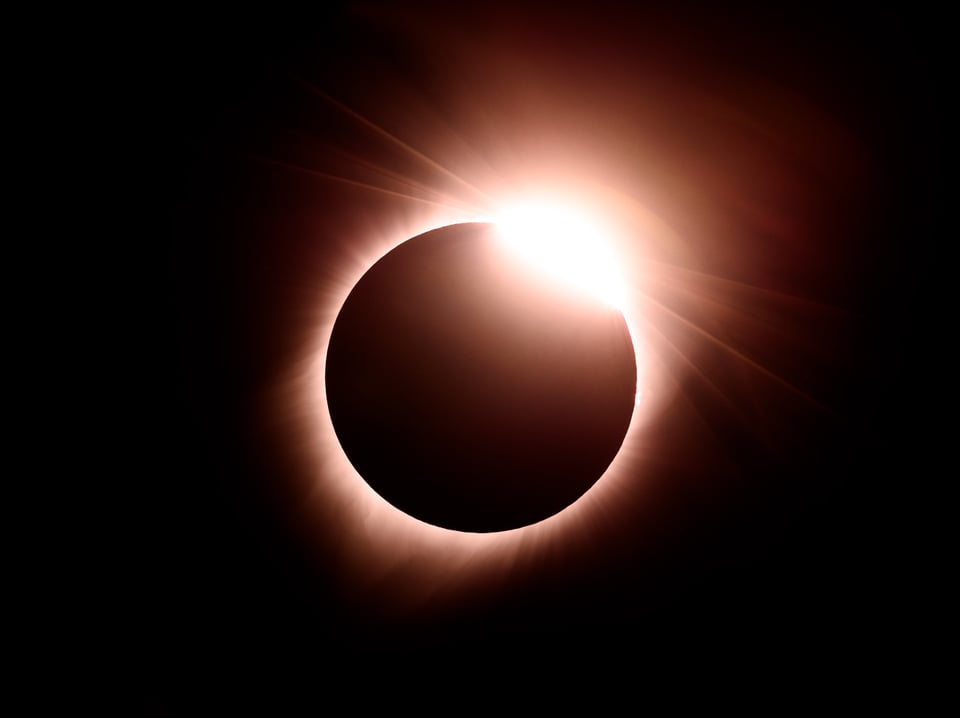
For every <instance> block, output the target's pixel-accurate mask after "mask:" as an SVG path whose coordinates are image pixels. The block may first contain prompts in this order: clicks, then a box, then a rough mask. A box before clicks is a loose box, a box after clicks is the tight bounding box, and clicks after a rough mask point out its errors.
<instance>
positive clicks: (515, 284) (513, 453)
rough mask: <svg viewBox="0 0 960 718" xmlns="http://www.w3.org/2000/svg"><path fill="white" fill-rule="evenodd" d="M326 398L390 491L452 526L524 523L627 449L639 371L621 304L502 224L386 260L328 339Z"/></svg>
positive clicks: (416, 241) (348, 439) (383, 489)
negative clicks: (552, 269)
mask: <svg viewBox="0 0 960 718" xmlns="http://www.w3.org/2000/svg"><path fill="white" fill-rule="evenodd" d="M325 371H326V375H325V380H326V393H327V402H328V407H329V411H330V416H331V420H332V422H333V426H334V429H335V431H336V434H337V438H338V439H339V441H340V444H341V446H342V448H343V450H344V453H345V454H346V456H347V458H348V459H349V460H350V462H351V463H352V464H353V466H354V467H355V468H356V470H357V472H358V473H359V474H360V476H362V477H363V479H364V480H365V481H366V482H367V483H368V484H369V485H370V486H371V487H372V488H373V489H374V491H376V492H377V493H378V494H379V495H380V496H381V497H383V498H384V499H385V500H386V501H388V502H389V503H390V504H392V505H393V506H394V507H396V508H397V509H399V510H401V511H403V512H404V513H406V514H408V515H410V516H413V517H415V518H417V519H420V520H422V521H424V522H427V523H430V524H434V525H436V526H441V527H444V528H448V529H454V530H459V531H471V532H492V531H502V530H507V529H513V528H519V527H522V526H527V525H530V524H533V523H536V522H538V521H541V520H543V519H546V518H548V517H550V516H553V515H554V514H556V513H558V512H560V511H561V510H563V509H564V508H566V507H567V506H569V505H571V504H572V503H574V502H575V501H576V500H577V499H578V498H580V497H581V496H582V495H583V494H584V493H585V492H586V491H587V490H588V489H589V488H590V487H591V486H593V484H594V483H595V482H596V481H597V479H599V478H600V476H601V475H602V474H603V473H604V472H605V471H606V469H607V467H608V466H609V465H610V463H611V462H612V461H613V459H614V457H615V456H616V454H617V452H618V451H619V449H620V447H621V445H622V443H623V439H624V437H625V435H626V433H627V429H628V427H629V424H630V420H631V417H632V414H633V409H634V406H635V395H636V383H637V365H636V356H635V352H634V347H633V342H632V340H631V337H630V333H629V329H628V327H627V323H626V320H625V318H624V316H623V314H622V313H621V312H620V311H619V309H617V308H616V307H615V306H613V305H612V304H611V303H610V302H608V301H604V300H603V299H601V298H598V297H597V296H595V295H594V294H591V293H588V292H587V293H585V292H581V291H571V288H570V287H569V286H566V285H564V283H563V282H559V281H557V278H556V276H555V275H553V274H551V273H542V272H535V271H532V270H531V267H530V266H529V263H528V262H527V261H525V260H522V259H521V258H519V257H518V256H517V254H516V252H514V251H511V249H510V248H509V247H508V246H505V244H504V242H503V237H502V233H501V232H500V228H499V227H498V226H497V225H493V224H489V223H482V222H476V223H465V224H456V225H450V226H447V227H442V228H440V229H436V230H432V231H430V232H427V233H425V234H422V235H419V236H417V237H414V238H413V239H411V240H408V241H407V242H404V243H403V244H401V245H399V246H398V247H396V248H395V249H394V250H392V251H391V252H389V253H387V254H386V255H385V256H384V257H382V258H381V259H380V260H379V261H378V262H376V263H375V264H374V265H373V266H372V267H371V268H370V269H369V270H368V271H367V272H366V274H364V276H363V277H362V278H361V279H360V281H359V282H358V283H357V284H356V286H355V287H354V288H353V290H352V291H351V293H350V294H349V295H348V297H347V299H346V301H345V302H344V305H343V307H342V308H341V310H340V313H339V315H338V317H337V320H336V322H335V324H334V327H333V331H332V334H331V337H330V342H329V347H328V353H327V361H326V370H325Z"/></svg>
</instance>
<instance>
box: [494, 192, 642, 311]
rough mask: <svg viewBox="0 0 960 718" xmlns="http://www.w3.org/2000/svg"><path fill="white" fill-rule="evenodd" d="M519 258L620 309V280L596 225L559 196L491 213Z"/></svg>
mask: <svg viewBox="0 0 960 718" xmlns="http://www.w3.org/2000/svg"><path fill="white" fill-rule="evenodd" d="M494 221H495V223H496V224H497V227H498V230H499V236H500V237H501V239H502V240H503V241H504V243H505V244H506V245H507V246H508V247H509V248H510V249H511V250H512V251H513V252H514V253H515V254H516V255H517V256H518V257H520V258H521V259H522V260H524V261H525V262H527V263H529V264H530V265H531V266H532V267H534V268H536V269H537V270H538V271H541V272H543V273H544V274H546V275H548V276H550V277H552V278H553V279H555V280H557V281H560V282H563V283H564V284H565V285H566V286H568V287H569V288H571V289H573V290H575V291H577V292H582V293H585V294H587V295H589V296H591V297H593V298H594V299H599V300H600V301H602V302H605V303H606V304H608V305H610V306H612V307H614V308H615V309H618V310H623V309H624V304H625V302H626V295H627V292H626V281H625V279H624V276H623V272H622V271H621V267H620V262H619V261H618V259H617V256H616V254H615V252H614V251H613V247H612V246H611V242H610V239H609V238H608V237H607V236H606V235H605V232H604V231H603V228H602V226H601V225H600V224H599V223H597V222H595V221H592V220H591V219H590V218H589V217H587V216H586V215H583V214H581V213H579V212H577V211H575V210H573V209H570V208H569V207H567V206H564V205H563V204H561V203H559V202H556V203H554V202H525V203H522V204H516V205H512V206H510V207H507V208H506V209H504V210H503V211H501V212H500V213H498V214H497V216H496V217H495V218H494Z"/></svg>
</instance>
